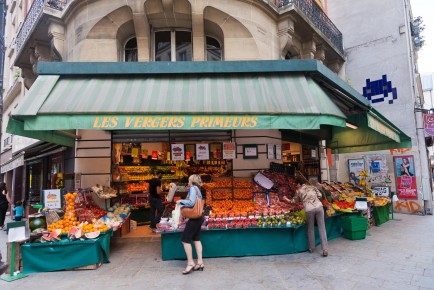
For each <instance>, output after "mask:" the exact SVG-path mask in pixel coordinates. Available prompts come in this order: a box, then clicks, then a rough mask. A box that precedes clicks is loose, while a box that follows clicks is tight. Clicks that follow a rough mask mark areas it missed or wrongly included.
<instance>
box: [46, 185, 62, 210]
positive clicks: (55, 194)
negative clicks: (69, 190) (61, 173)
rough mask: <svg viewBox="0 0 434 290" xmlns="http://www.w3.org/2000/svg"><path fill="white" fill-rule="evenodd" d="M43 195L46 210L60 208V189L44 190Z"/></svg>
mask: <svg viewBox="0 0 434 290" xmlns="http://www.w3.org/2000/svg"><path fill="white" fill-rule="evenodd" d="M43 192H44V193H43V194H44V207H46V208H48V209H59V208H62V202H61V190H60V189H46V190H44V191H43Z"/></svg>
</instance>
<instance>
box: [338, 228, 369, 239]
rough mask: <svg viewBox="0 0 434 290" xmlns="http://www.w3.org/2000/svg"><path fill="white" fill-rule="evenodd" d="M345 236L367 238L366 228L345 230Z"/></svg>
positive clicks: (348, 237)
mask: <svg viewBox="0 0 434 290" xmlns="http://www.w3.org/2000/svg"><path fill="white" fill-rule="evenodd" d="M342 235H343V236H344V238H347V239H349V240H363V239H364V238H366V230H364V231H346V230H344V232H343V234H342Z"/></svg>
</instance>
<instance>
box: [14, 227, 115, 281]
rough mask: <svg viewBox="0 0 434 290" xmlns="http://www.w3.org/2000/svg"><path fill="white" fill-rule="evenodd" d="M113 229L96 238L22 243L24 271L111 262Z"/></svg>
mask: <svg viewBox="0 0 434 290" xmlns="http://www.w3.org/2000/svg"><path fill="white" fill-rule="evenodd" d="M111 234H112V231H109V232H107V233H105V234H101V235H100V236H99V237H98V238H96V239H89V240H83V241H81V240H76V241H69V240H68V239H66V238H62V240H61V241H58V242H46V243H26V244H23V245H21V255H22V263H23V273H25V274H30V273H37V272H49V271H57V270H65V269H71V268H77V267H83V266H88V265H93V264H98V263H100V262H101V261H103V262H104V263H108V262H109V251H110V236H111Z"/></svg>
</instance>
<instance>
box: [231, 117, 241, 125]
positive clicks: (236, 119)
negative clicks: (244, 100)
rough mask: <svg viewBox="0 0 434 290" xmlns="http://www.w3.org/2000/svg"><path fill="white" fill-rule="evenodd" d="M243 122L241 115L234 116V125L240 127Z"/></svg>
mask: <svg viewBox="0 0 434 290" xmlns="http://www.w3.org/2000/svg"><path fill="white" fill-rule="evenodd" d="M240 124H241V119H240V117H234V121H233V122H232V127H235V128H238V127H239V126H240Z"/></svg>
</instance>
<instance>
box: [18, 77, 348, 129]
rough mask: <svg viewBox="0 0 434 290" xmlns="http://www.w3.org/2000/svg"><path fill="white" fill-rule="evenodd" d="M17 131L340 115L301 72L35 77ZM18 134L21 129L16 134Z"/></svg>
mask: <svg viewBox="0 0 434 290" xmlns="http://www.w3.org/2000/svg"><path fill="white" fill-rule="evenodd" d="M13 118H14V119H17V120H21V121H22V122H23V123H24V125H23V129H24V130H26V131H28V130H31V131H39V130H69V129H103V130H124V129H139V130H143V129H150V130H152V129H154V130H161V129H171V130H177V129H182V130H185V129H188V130H194V129H201V130H203V129H207V128H212V129H225V130H226V129H282V128H283V129H286V128H290V129H319V128H320V125H331V126H340V127H343V126H345V119H346V116H345V115H344V114H343V113H342V112H341V111H340V110H339V108H338V107H337V106H336V104H335V103H334V102H333V101H332V100H331V99H330V97H329V96H328V95H327V93H326V92H325V91H324V90H323V89H322V88H321V87H320V86H319V85H318V84H317V83H316V82H315V81H313V80H312V79H310V78H309V77H305V76H304V75H301V74H297V75H291V76H288V75H285V74H267V75H265V74H264V75H261V74H249V75H227V74H219V75H186V76H183V75H177V76H152V77H143V76H123V77H109V76H99V77H92V78H89V77H70V78H66V77H60V76H58V75H43V76H39V77H38V79H37V80H36V82H35V84H34V85H33V86H32V88H31V90H30V91H29V93H28V96H26V100H25V101H24V102H23V103H22V104H21V105H20V106H19V107H18V109H17V111H16V112H14V114H13ZM21 133H23V132H21Z"/></svg>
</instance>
